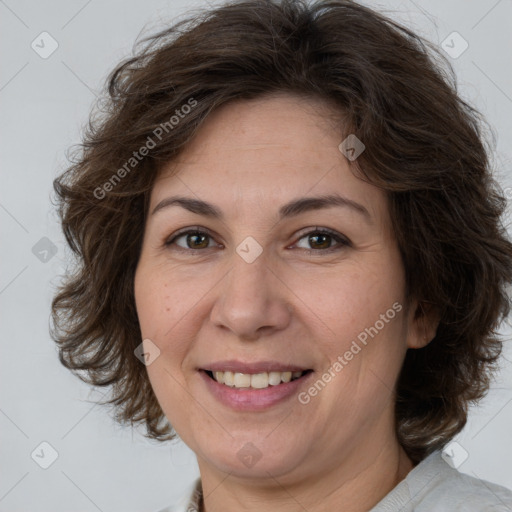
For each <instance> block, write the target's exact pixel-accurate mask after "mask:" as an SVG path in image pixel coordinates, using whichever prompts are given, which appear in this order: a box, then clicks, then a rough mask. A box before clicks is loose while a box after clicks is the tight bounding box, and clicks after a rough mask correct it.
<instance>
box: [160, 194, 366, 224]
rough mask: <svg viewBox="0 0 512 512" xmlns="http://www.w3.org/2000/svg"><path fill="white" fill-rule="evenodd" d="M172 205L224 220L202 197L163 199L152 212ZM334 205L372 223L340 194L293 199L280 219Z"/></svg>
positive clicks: (361, 209) (353, 202)
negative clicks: (359, 215)
mask: <svg viewBox="0 0 512 512" xmlns="http://www.w3.org/2000/svg"><path fill="white" fill-rule="evenodd" d="M170 206H181V207H182V208H185V209H186V210H188V211H190V212H192V213H196V214H198V215H203V216H205V217H210V218H212V219H219V220H224V214H223V213H222V210H220V209H219V208H218V207H217V206H215V205H213V204H211V203H207V202H206V201H202V200H200V199H194V198H191V197H184V196H172V197H167V198H166V199H163V200H162V201H160V202H159V203H158V204H157V205H156V206H155V208H154V209H153V211H152V212H151V215H154V214H155V213H157V212H159V211H162V210H163V209H165V208H169V207H170ZM333 206H338V207H343V208H350V209H352V210H353V211H355V212H357V213H359V214H361V216H362V217H364V218H365V220H366V221H367V222H368V223H370V224H371V223H372V217H371V215H370V213H369V212H368V210H367V209H366V208H365V207H364V206H363V205H362V204H359V203H357V202H356V201H353V200H352V199H348V198H347V197H343V196H341V195H338V194H329V195H322V196H316V197H301V198H298V199H293V200H292V201H290V202H288V203H286V204H284V205H283V206H281V208H280V209H279V220H283V219H285V218H289V217H294V216H296V215H300V214H301V213H305V212H309V211H313V210H320V209H323V208H331V207H333Z"/></svg>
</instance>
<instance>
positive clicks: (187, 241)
mask: <svg viewBox="0 0 512 512" xmlns="http://www.w3.org/2000/svg"><path fill="white" fill-rule="evenodd" d="M178 240H181V242H179V243H178ZM211 241H212V238H211V235H210V234H209V233H207V232H206V231H199V230H197V229H195V230H188V231H182V232H181V233H178V234H176V235H175V236H173V237H172V238H171V239H170V240H168V241H167V242H165V245H166V246H167V247H170V246H173V245H175V246H177V247H178V248H179V249H180V250H181V249H183V250H187V249H189V250H201V249H208V248H209V247H211V245H210V242H211Z"/></svg>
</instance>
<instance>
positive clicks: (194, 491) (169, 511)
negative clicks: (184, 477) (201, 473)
mask: <svg viewBox="0 0 512 512" xmlns="http://www.w3.org/2000/svg"><path fill="white" fill-rule="evenodd" d="M201 498H202V487H201V478H197V479H196V480H194V482H192V483H191V484H189V485H188V486H187V487H186V489H185V490H184V492H183V493H182V494H181V496H180V498H179V499H178V501H176V502H175V503H174V504H173V505H170V506H168V507H165V508H162V509H160V510H158V511H157V512H197V511H198V510H199V501H200V500H201Z"/></svg>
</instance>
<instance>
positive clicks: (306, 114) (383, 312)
mask: <svg viewBox="0 0 512 512" xmlns="http://www.w3.org/2000/svg"><path fill="white" fill-rule="evenodd" d="M432 52H433V50H432V49H431V50H428V45H427V44H426V43H424V42H423V41H422V40H421V39H420V38H418V37H417V36H416V35H414V34H413V33H411V32H410V31H408V30H407V29H405V28H402V27H400V26H399V25H397V24H395V23H394V22H392V21H390V20H388V19H386V18H384V17H382V16H381V15H379V14H377V13H376V12H373V11H372V10H370V9H368V8H365V7H363V6H360V5H358V4H355V3H353V2H351V1H346V0H332V1H326V2H317V3H315V4H313V5H307V4H306V3H303V2H300V1H293V0H283V1H282V2H276V3H274V2H270V1H266V0H249V1H246V2H233V3H231V4H226V5H225V6H223V7H219V8H216V9H213V10H211V11H208V12H206V13H205V15H204V16H197V17H195V18H191V19H190V20H188V21H185V22H181V23H179V24H177V25H176V26H173V27H171V28H169V29H167V30H165V31H163V32H161V33H159V34H157V35H155V36H154V37H152V38H150V39H149V40H148V42H147V44H146V45H145V46H144V47H143V48H142V49H141V50H140V52H139V53H138V54H137V55H136V56H135V57H133V58H132V59H130V60H128V61H126V62H123V63H121V64H120V65H119V66H118V67H117V68H116V70H114V72H113V73H112V75H111V76H110V77H109V94H110V101H109V102H108V103H104V104H103V107H104V114H103V116H102V117H98V118H97V119H94V120H92V122H91V124H90V128H89V131H88V133H87V134H86V136H85V141H84V150H83V153H82V154H81V155H80V157H79V158H78V159H77V160H76V161H75V162H74V165H73V166H72V167H70V168H69V169H68V171H67V172H66V173H65V174H64V175H63V176H61V177H60V178H59V179H57V180H56V182H55V188H56V191H57V194H58V197H59V200H60V206H61V210H60V213H61V216H62V222H63V228H64V232H65V234H66V237H67V240H68V242H69V244H70V246H71V248H72V249H73V250H74V252H75V253H76V255H77V263H78V265H77V266H76V268H75V271H74V272H73V273H69V274H68V276H67V277H66V280H65V282H64V284H63V286H62V289H61V290H60V291H59V294H58V295H57V296H56V297H55V299H54V302H53V314H54V317H53V318H54V323H55V328H54V333H53V335H54V338H55V340H56V342H57V343H58V344H59V349H60V359H61V361H62V363H63V364H64V365H65V366H67V367H68V368H70V369H72V370H73V371H74V372H77V374H78V375H80V377H81V378H82V379H84V380H86V381H88V382H90V383H92V384H94V385H104V386H111V387H112V397H111V399H110V403H113V404H115V406H116V407H117V418H118V419H119V420H120V421H126V422H132V423H133V422H145V424H146V425H147V430H148V436H150V437H153V438H155V439H159V440H168V439H172V438H173V437H175V436H176V435H179V437H180V438H181V439H182V440H183V441H184V442H185V443H186V444H187V445H188V446H189V447H190V448H191V449H192V450H193V451H194V452H195V454H196V456H197V460H198V465H199V469H200V474H201V477H200V479H198V480H197V481H196V482H195V484H194V486H193V488H191V489H190V490H187V492H186V493H185V494H184V501H183V503H182V504H177V507H175V508H167V509H165V510H166V511H170V510H173V511H174V510H206V511H208V512H212V511H213V512H214V511H217V510H223V511H230V510H248V511H249V510H265V509H268V508H271V509H274V510H279V511H299V510H308V511H310V512H317V511H318V512H320V511H325V510H340V509H342V510H349V511H353V512H358V511H367V510H372V511H374V512H375V511H386V510H402V511H404V510H417V511H426V510H429V511H431V510H436V511H444V510H446V511H448V510H449V511H453V510H510V509H512V492H510V491H509V490H507V489H505V488H503V487H500V486H498V485H495V484H492V483H489V482H484V481H482V480H478V479H477V478H473V477H470V476H467V475H464V474H460V473H459V472H458V471H456V470H455V469H454V468H453V467H451V465H449V464H448V463H447V462H445V460H448V459H447V456H446V455H443V457H442V455H441V450H442V449H443V447H445V446H446V445H447V444H448V443H449V442H450V441H451V440H452V439H453V438H454V436H455V435H456V434H457V433H459V432H460V431H461V430H462V428H463V427H464V425H465V423H466V420H467V407H468V405H469V404H470V403H472V402H475V401H477V400H478V399H480V398H482V397H483V396H484V394H485V392H486V391H487V389H488V387H489V381H490V377H491V374H492V371H493V370H494V369H495V368H496V366H497V362H498V358H499V355H500V351H501V343H502V342H501V340H500V339H499V338H498V336H497V332H496V331H497V328H498V326H499V324H500V321H501V320H502V319H503V318H505V317H506V316H507V314H508V312H509V307H510V306H509V298H508V297H507V295H506V287H507V286H508V284H509V283H510V282H511V281H512V246H511V243H510V241H509V240H508V238H507V236H506V232H505V230H504V228H503V227H502V225H501V220H500V219H501V215H502V213H503V210H504V199H503V197H502V196H501V195H500V192H499V190H498V188H497V187H496V186H495V183H494V181H493V179H492V176H491V173H490V169H489V163H488V156H487V151H486V148H485V146H484V142H483V140H482V137H481V134H480V120H479V117H478V114H477V113H476V112H475V111H474V110H473V109H472V108H471V107H470V106H469V105H467V104H466V103H465V102H464V101H462V100H461V99H460V98H459V97H458V96H457V94H456V92H455V86H454V84H453V83H452V82H450V81H449V79H448V78H447V76H448V75H447V74H446V73H445V72H444V71H443V70H442V68H440V67H439V65H438V64H435V61H434V58H433V57H432V56H431V55H432V54H433V53H432ZM78 372H79V373H78ZM456 449H459V450H460V449H463V448H462V447H460V446H459V445H453V444H452V445H451V448H450V449H449V450H448V451H447V453H448V454H450V453H452V454H456V453H455V450H456ZM443 458H445V460H443ZM452 465H453V464H452Z"/></svg>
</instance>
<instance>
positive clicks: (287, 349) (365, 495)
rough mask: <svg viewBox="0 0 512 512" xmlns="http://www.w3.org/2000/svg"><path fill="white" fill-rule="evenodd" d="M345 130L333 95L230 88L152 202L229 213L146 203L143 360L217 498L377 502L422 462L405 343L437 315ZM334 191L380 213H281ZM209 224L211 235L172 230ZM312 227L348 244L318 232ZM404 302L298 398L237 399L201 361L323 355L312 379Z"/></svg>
mask: <svg viewBox="0 0 512 512" xmlns="http://www.w3.org/2000/svg"><path fill="white" fill-rule="evenodd" d="M341 140H342V139H341V138H340V136H339V135H338V133H337V131H336V130H335V129H334V127H333V125H332V108H331V110H330V111H329V110H328V108H327V104H325V103H322V102H320V101H319V100H312V99H306V98H299V97H295V96H291V95H286V94H277V95H272V96H266V97H264V98H259V99H257V100H252V101H239V102H233V103H230V104H227V105H225V106H223V107H221V108H220V109H218V110H216V111H215V112H214V113H212V114H211V115H210V116H209V117H208V119H207V120H206V122H205V124H204V125H203V126H202V127H201V129H200V131H199V132H198V134H197V136H196V137H195V138H194V140H193V141H191V143H190V144H189V145H188V147H187V148H186V150H185V152H184V153H182V155H180V158H179V160H177V161H174V162H172V163H169V164H167V165H166V166H164V167H163V169H162V172H161V174H160V176H159V178H158V179H157V180H156V182H155V184H154V188H153V190H152V193H151V201H150V210H149V211H150V212H152V211H153V209H154V208H155V206H156V205H157V204H158V203H159V202H160V201H162V200H163V199H165V198H167V197H169V196H171V195H183V196H187V197H190V198H194V199H201V200H204V201H208V202H210V203H213V204H214V205H216V206H217V207H218V208H220V209H221V210H222V211H223V213H224V215H225V219H224V220H223V221H221V220H217V219H211V218H209V217H206V216H204V215H199V214H197V213H192V212H190V211H188V210H186V209H185V208H182V207H181V206H178V205H174V206H170V207H167V208H162V209H161V210H160V211H158V212H157V213H155V214H153V215H151V214H150V215H148V219H147V223H146V227H145V233H144V241H143V247H142V252H141V257H140V261H139V263H138V267H137V271H136V276H135V298H136V305H137V312H138V317H139V321H140V326H141V330H142V336H143V339H150V340H151V341H152V342H153V343H154V344H155V345H157V346H158V348H159V349H160V355H159V357H158V358H156V360H155V361H154V362H153V363H152V364H150V365H149V366H147V371H148V375H149V378H150V381H151V385H152V387H153V389H154V391H155V394H156V396H157V398H158V401H159V403H160V405H161V407H162V409H163V411H164V413H165V415H166V416H167V418H168V420H169V421H170V423H171V424H172V425H173V427H174V429H175V430H176V432H177V433H178V434H179V436H180V437H181V439H182V440H183V441H184V442H185V443H186V444H187V445H188V446H189V447H190V448H191V449H192V450H193V451H194V452H195V454H196V456H197V460H198V465H199V469H200V474H201V479H202V485H203V491H204V495H205V509H206V510H207V511H208V512H216V511H221V510H222V511H223V512H230V511H235V510H236V511H240V510H243V511H252V510H255V511H256V510H257V511H261V510H266V509H268V510H275V509H278V510H280V511H286V512H287V511H299V510H300V511H303V510H304V509H307V510H308V511H309V512H320V511H325V510H339V509H340V507H341V508H342V509H343V510H350V511H352V512H358V511H367V510H369V509H370V508H371V507H372V506H374V505H375V504H376V503H377V502H378V501H380V499H382V498H383V497H384V496H385V495H386V494H387V493H388V492H389V491H391V490H392V489H393V487H395V486H396V485H397V484H398V482H400V481H401V480H402V479H403V478H405V476H406V475H407V473H408V472H409V471H410V470H411V469H412V467H413V464H412V462H411V461H410V459H409V458H408V457H407V455H406V454H405V452H404V451H403V450H402V449H401V447H400V445H399V444H398V441H397V439H396V435H395V430H394V419H393V408H394V394H393V393H394V387H395V383H396V381H397V378H398V374H399V371H400V368H401V366H402V363H403V359H404V357H405V353H406V351H407V349H409V348H410V349H415V348H419V347H422V346H424V345H425V344H426V343H427V342H428V341H429V340H430V339H432V338H433V336H434V334H435V328H436V323H435V321H433V320H432V319H430V318H426V317H425V316H421V315H416V314H415V313H416V310H417V307H418V303H417V302H416V301H413V300H411V301H410V302H407V301H406V297H405V280H404V269H403V265H402V261H401V258H400V254H399V251H398V247H397V244H396V241H395V239H394V237H393V233H392V229H391V222H390V217H389V212H388V204H387V200H386V197H385V195H384V193H383V192H382V191H381V190H379V189H377V188H376V187H374V186H373V185H371V184H369V183H367V182H364V181H363V180H361V179H359V178H358V177H357V175H356V174H357V173H356V172H355V171H354V168H353V164H351V163H350V162H349V161H348V160H347V159H346V158H345V157H344V155H343V154H342V153H341V152H340V150H339V149H338V145H339V144H340V142H341ZM332 193H338V194H340V195H343V196H344V197H347V198H349V199H351V200H352V201H356V202H357V203H359V204H361V205H363V206H364V208H366V210H367V211H368V212H369V215H370V219H369V220H366V218H365V217H364V216H363V215H362V214H360V213H359V212H357V211H356V210H354V209H351V208H348V207H336V206H334V207H329V208H325V209H319V210H315V211H308V212H303V213H301V214H299V215H297V216H295V217H291V218H287V219H284V220H281V221H279V220H278V210H279V207H280V206H281V205H283V204H284V203H286V202H288V201H291V200H292V199H297V198H301V197H306V196H308V197H310V196H318V195H322V194H332ZM197 226H200V227H201V230H207V231H209V232H210V235H211V237H208V236H207V237H206V238H205V239H204V241H203V242H201V239H199V241H198V240H197V239H196V238H194V236H192V237H190V236H189V238H188V245H187V236H186V235H184V236H182V237H181V238H179V239H177V240H175V242H174V245H168V246H166V245H165V243H166V241H168V240H170V239H171V238H172V235H173V234H174V233H175V232H177V231H178V230H180V229H182V228H190V229H193V228H196V227H197ZM316 227H318V228H328V229H330V230H334V231H335V232H336V233H339V235H340V236H342V237H345V238H347V239H348V240H349V241H350V244H349V245H346V244H344V245H342V244H340V243H339V242H337V241H336V240H335V239H334V238H329V237H327V238H326V239H322V238H321V237H320V238H315V237H314V236H313V238H311V237H309V236H308V234H312V235H314V233H317V234H318V230H316V231H315V229H316ZM248 236H251V237H253V238H254V239H255V240H256V241H257V242H258V243H259V244H260V246H261V248H262V250H263V252H262V253H261V255H260V256H259V257H257V258H256V260H255V261H254V262H252V263H248V262H247V261H245V260H244V259H243V258H241V257H240V256H239V254H238V253H237V252H236V248H237V246H238V245H239V244H240V243H241V242H242V241H243V240H244V239H245V238H246V237H248ZM194 243H199V246H200V247H201V248H200V249H196V250H195V251H194V250H193V249H192V248H191V247H194ZM178 244H179V245H178ZM180 248H181V252H180V250H179V249H180ZM329 248H331V249H332V248H336V250H333V251H331V252H328V249H329ZM308 249H309V250H312V251H314V253H313V254H309V253H308V252H307V250H308ZM187 251H188V252H187ZM396 302H398V303H399V304H400V305H402V306H403V307H402V309H401V311H400V312H398V313H397V314H396V316H395V317H394V318H393V319H392V320H390V321H388V322H387V323H385V326H384V328H382V329H381V330H380V331H379V333H378V335H376V336H375V337H374V338H369V342H368V343H367V345H366V346H362V350H361V351H360V352H359V353H358V354H357V355H355V356H354V357H353V359H352V360H351V361H350V362H349V363H348V364H347V365H346V366H344V367H343V369H342V371H339V372H338V373H337V374H336V377H335V378H333V379H332V380H331V381H330V382H329V383H328V384H327V385H326V386H325V388H323V389H322V390H321V391H320V392H319V393H318V394H317V395H316V396H315V397H313V398H312V399H311V401H310V402H309V403H307V404H302V403H300V402H299V401H298V400H297V397H296V396H293V397H292V398H290V399H289V400H287V401H285V402H283V403H281V404H278V405H275V406H272V407H270V408H268V409H266V410H264V411H259V412H254V411H249V412H237V411H234V410H232V409H230V408H229V407H227V406H225V405H223V404H220V403H219V402H217V401H216V399H215V398H214V397H213V396H212V395H211V394H210V392H209V391H208V388H207V387H206V385H205V383H204V382H203V380H202V379H201V378H200V375H199V373H198V371H197V368H198V367H203V368H204V367H207V365H208V362H210V363H211V362H213V361H218V360H223V359H239V360H243V361H260V360H264V359H271V360H277V361H281V362H290V363H295V364H298V365H300V366H302V367H306V368H311V369H313V370H314V372H315V378H314V379H312V381H310V382H314V381H315V380H316V378H318V377H320V376H321V375H322V374H323V373H324V372H325V371H327V369H328V368H329V367H330V366H332V363H333V362H334V361H336V359H337V358H338V356H340V355H343V354H344V353H345V352H346V351H347V350H348V349H349V348H350V346H351V343H352V341H353V340H355V339H356V338H357V335H358V334H359V333H361V332H362V331H364V329H365V328H368V327H370V326H373V325H374V324H375V322H376V321H377V320H378V319H379V318H380V315H381V314H383V313H385V312H386V311H387V310H388V309H390V308H391V307H392V305H393V304H394V303H396ZM304 389H306V390H307V387H306V388H301V390H302V391H303V390H304ZM248 442H251V443H253V444H254V445H255V446H256V447H257V449H258V450H259V451H260V453H261V458H260V459H259V460H258V461H257V463H256V464H254V465H253V466H252V467H246V465H244V464H243V463H242V461H241V460H240V459H239V458H238V457H237V453H238V451H239V450H240V449H241V448H242V447H243V446H244V445H245V444H246V443H248Z"/></svg>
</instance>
